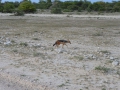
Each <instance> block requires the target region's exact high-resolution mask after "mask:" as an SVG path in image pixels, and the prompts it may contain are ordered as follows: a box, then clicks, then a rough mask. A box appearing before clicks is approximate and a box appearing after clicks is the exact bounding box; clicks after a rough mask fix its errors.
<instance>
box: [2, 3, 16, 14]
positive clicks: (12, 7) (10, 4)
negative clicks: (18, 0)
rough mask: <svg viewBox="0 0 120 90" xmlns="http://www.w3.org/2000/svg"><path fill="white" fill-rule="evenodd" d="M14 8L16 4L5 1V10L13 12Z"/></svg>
mask: <svg viewBox="0 0 120 90" xmlns="http://www.w3.org/2000/svg"><path fill="white" fill-rule="evenodd" d="M13 9H15V6H14V4H13V3H11V2H5V4H4V5H3V12H7V13H12V11H13Z"/></svg>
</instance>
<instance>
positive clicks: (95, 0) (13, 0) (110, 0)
mask: <svg viewBox="0 0 120 90" xmlns="http://www.w3.org/2000/svg"><path fill="white" fill-rule="evenodd" d="M5 1H12V2H15V1H18V2H20V1H22V0H2V2H5ZM31 1H32V2H39V0H31ZM60 1H70V0H60ZM71 1H74V0H71ZM76 1H77V0H76ZM78 1H79V0H78ZM87 1H90V2H97V1H104V2H112V1H119V0H87Z"/></svg>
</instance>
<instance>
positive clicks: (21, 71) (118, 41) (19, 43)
mask: <svg viewBox="0 0 120 90" xmlns="http://www.w3.org/2000/svg"><path fill="white" fill-rule="evenodd" d="M58 39H66V40H67V39H69V40H70V41H71V43H72V44H68V47H66V46H65V47H64V48H61V46H60V47H59V48H56V47H53V46H52V45H53V44H54V43H55V41H56V40H58ZM113 62H120V16H90V15H86V16H84V15H74V16H73V15H46V16H45V15H35V14H34V15H32V14H31V15H30V14H29V15H26V16H23V17H20V16H18V17H14V16H9V14H8V15H3V14H2V15H1V16H0V90H120V65H115V66H113V65H112V63H113Z"/></svg>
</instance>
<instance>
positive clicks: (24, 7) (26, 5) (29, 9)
mask: <svg viewBox="0 0 120 90" xmlns="http://www.w3.org/2000/svg"><path fill="white" fill-rule="evenodd" d="M18 8H19V10H21V11H24V12H25V13H34V12H36V8H35V6H34V5H33V4H32V3H31V2H30V1H24V2H22V3H21V4H20V5H19V7H18Z"/></svg>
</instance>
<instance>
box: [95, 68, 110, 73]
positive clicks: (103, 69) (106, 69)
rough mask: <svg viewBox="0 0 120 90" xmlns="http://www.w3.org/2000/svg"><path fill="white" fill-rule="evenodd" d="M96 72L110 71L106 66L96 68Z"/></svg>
mask: <svg viewBox="0 0 120 90" xmlns="http://www.w3.org/2000/svg"><path fill="white" fill-rule="evenodd" d="M95 70H99V71H103V72H105V73H107V72H108V71H109V70H110V69H109V68H106V67H104V66H98V67H95Z"/></svg>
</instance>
